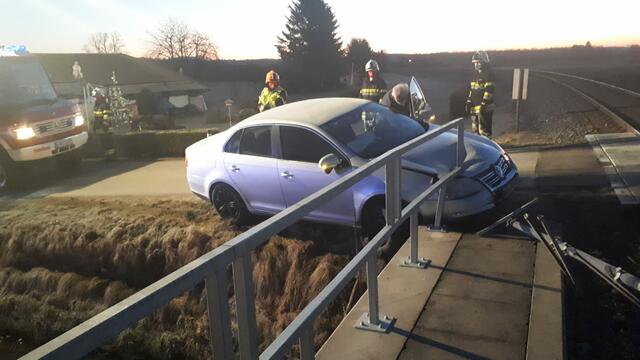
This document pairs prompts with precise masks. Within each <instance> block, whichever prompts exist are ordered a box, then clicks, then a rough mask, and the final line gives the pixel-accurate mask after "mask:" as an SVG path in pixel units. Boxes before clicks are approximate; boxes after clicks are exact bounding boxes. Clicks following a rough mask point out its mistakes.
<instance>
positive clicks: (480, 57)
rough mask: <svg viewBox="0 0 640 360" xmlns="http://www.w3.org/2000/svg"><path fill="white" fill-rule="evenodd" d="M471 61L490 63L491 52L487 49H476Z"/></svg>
mask: <svg viewBox="0 0 640 360" xmlns="http://www.w3.org/2000/svg"><path fill="white" fill-rule="evenodd" d="M471 62H480V63H483V64H488V63H489V54H487V52H486V51H482V50H480V51H476V53H475V54H473V56H472V57H471Z"/></svg>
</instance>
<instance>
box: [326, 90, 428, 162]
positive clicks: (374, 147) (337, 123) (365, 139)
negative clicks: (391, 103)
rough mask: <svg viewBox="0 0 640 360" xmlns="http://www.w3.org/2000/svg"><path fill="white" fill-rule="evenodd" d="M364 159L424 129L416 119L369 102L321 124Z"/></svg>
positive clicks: (405, 140)
mask: <svg viewBox="0 0 640 360" xmlns="http://www.w3.org/2000/svg"><path fill="white" fill-rule="evenodd" d="M321 128H322V129H324V130H325V131H326V132H327V133H329V134H330V135H331V136H333V137H334V138H335V139H336V140H338V141H339V142H341V143H342V144H344V145H345V146H347V147H348V148H349V149H351V151H353V152H354V153H356V154H357V155H358V156H360V157H362V158H365V159H373V158H375V157H377V156H379V155H382V154H384V153H385V152H387V151H389V150H391V149H393V148H394V147H396V146H399V145H401V144H403V143H405V142H407V141H409V140H411V139H413V138H416V137H418V136H420V135H422V134H424V133H425V128H424V127H422V125H420V124H419V123H418V122H417V121H415V120H413V119H411V118H409V117H406V116H404V115H399V114H395V113H393V112H391V111H390V110H389V109H388V108H386V107H384V106H382V105H379V104H375V103H369V104H366V105H363V106H361V107H359V108H358V109H356V110H354V111H351V112H349V113H346V114H344V115H342V116H340V117H338V118H336V119H334V120H331V121H329V122H327V123H325V124H324V125H322V126H321Z"/></svg>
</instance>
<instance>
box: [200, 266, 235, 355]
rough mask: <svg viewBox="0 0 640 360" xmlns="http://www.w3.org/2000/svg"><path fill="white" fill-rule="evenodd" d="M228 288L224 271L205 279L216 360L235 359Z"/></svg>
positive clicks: (212, 348)
mask: <svg viewBox="0 0 640 360" xmlns="http://www.w3.org/2000/svg"><path fill="white" fill-rule="evenodd" d="M227 286H228V281H227V274H226V273H225V272H224V271H220V272H218V273H217V274H213V275H211V276H209V277H208V278H206V279H205V287H206V289H207V313H208V315H209V336H210V338H211V350H212V351H211V353H212V354H213V358H214V359H215V360H218V359H232V358H233V346H232V342H231V336H232V335H231V318H230V316H229V299H228V297H227V296H228V295H227V291H228V290H227Z"/></svg>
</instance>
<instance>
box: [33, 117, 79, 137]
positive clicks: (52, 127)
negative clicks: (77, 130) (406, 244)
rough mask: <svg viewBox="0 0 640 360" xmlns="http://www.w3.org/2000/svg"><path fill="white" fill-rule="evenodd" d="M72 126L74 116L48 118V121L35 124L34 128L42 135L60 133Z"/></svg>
mask: <svg viewBox="0 0 640 360" xmlns="http://www.w3.org/2000/svg"><path fill="white" fill-rule="evenodd" d="M71 128H73V118H72V117H70V118H62V119H55V120H48V121H44V122H40V123H37V124H35V125H34V126H33V129H34V131H35V132H36V134H38V135H40V136H46V135H52V134H56V133H60V132H63V131H67V130H70V129H71Z"/></svg>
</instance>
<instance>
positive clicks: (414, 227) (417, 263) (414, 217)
mask: <svg viewBox="0 0 640 360" xmlns="http://www.w3.org/2000/svg"><path fill="white" fill-rule="evenodd" d="M418 219H419V218H418V210H416V211H414V212H413V213H412V214H411V218H410V224H409V226H410V234H411V235H410V239H411V255H410V256H409V258H408V259H405V260H404V261H403V262H402V264H400V266H405V267H417V268H421V269H424V268H426V267H427V266H428V265H429V262H428V261H427V260H426V259H424V258H420V259H419V258H418Z"/></svg>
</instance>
